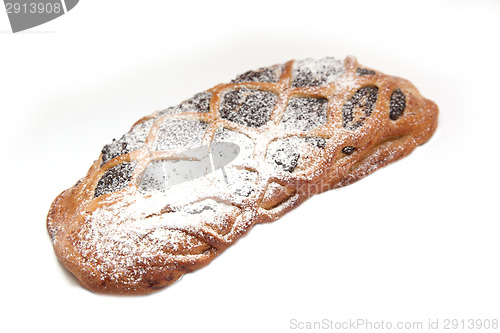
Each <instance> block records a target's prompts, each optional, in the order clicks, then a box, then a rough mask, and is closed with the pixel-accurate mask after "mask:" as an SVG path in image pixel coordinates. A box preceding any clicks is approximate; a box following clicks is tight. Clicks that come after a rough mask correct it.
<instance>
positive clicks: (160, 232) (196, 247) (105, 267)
mask: <svg viewBox="0 0 500 333" xmlns="http://www.w3.org/2000/svg"><path fill="white" fill-rule="evenodd" d="M437 113H438V111H437V106H436V105H435V104H434V103H433V102H431V101H429V100H427V99H425V98H423V97H422V96H421V95H420V94H419V92H418V91H417V89H416V88H415V87H414V86H413V85H412V84H411V83H409V82H408V81H406V80H404V79H401V78H396V77H392V76H388V75H384V74H381V73H380V72H377V71H374V70H372V69H368V68H366V67H360V66H359V65H358V63H357V61H356V59H355V58H353V57H348V58H346V59H345V60H344V62H340V61H337V60H334V59H333V58H325V59H321V60H318V61H314V60H311V59H307V60H302V61H297V62H294V61H289V62H287V63H286V64H283V65H275V66H271V67H268V68H261V69H259V70H257V71H250V72H247V73H244V74H242V75H240V76H238V77H237V78H236V79H235V80H233V81H231V82H230V83H228V84H220V85H217V86H215V87H214V88H212V89H209V90H207V91H206V92H202V93H199V94H197V95H195V96H194V97H193V98H192V99H189V100H187V101H185V102H183V103H181V104H180V105H178V106H176V107H171V108H168V109H166V110H162V111H158V112H156V113H154V114H152V115H150V116H147V117H144V118H142V119H141V120H139V121H138V122H137V123H136V124H134V126H133V127H132V129H131V131H130V132H128V133H127V134H125V135H124V136H123V137H122V138H121V139H119V140H115V141H113V142H112V143H111V144H110V145H107V146H105V147H104V149H103V151H102V154H101V156H100V158H99V159H98V160H97V161H95V162H94V164H93V165H92V166H91V168H90V170H89V172H88V174H87V176H86V177H85V178H83V179H82V180H80V181H79V182H78V183H77V184H75V186H73V187H72V188H70V189H68V190H66V191H64V192H63V193H62V194H61V195H59V196H58V197H57V198H56V200H55V201H54V203H53V204H52V207H51V209H50V211H49V214H48V217H47V227H48V230H49V233H50V235H51V238H52V240H53V243H54V248H55V252H56V255H57V256H58V258H59V260H60V261H61V262H62V263H63V265H64V266H65V267H66V268H67V269H68V270H70V271H71V272H72V273H73V274H74V275H75V276H76V277H77V278H78V279H79V281H80V282H81V284H82V285H84V286H85V287H87V288H89V289H90V290H93V291H95V292H99V293H109V294H147V293H151V292H154V291H156V290H158V289H161V288H163V287H165V286H167V285H170V284H172V283H173V282H175V281H176V280H177V279H179V278H180V277H181V276H182V275H183V274H185V273H187V272H191V271H194V270H196V269H199V268H201V267H203V266H205V265H207V264H208V263H209V262H210V261H211V260H213V259H214V258H215V257H216V256H217V255H219V254H220V253H221V252H222V251H224V250H225V249H226V248H227V247H228V246H230V245H232V244H233V243H234V242H235V241H237V240H238V239H239V238H240V237H242V236H243V235H244V234H246V233H247V232H248V231H249V230H250V229H251V228H252V226H253V225H255V224H258V223H266V222H272V221H274V220H276V219H278V218H279V217H281V216H283V215H284V214H285V213H287V212H288V211H290V210H292V209H293V208H295V207H296V206H298V205H299V204H300V203H302V202H303V201H304V200H306V199H307V198H309V197H310V196H312V195H314V194H317V193H320V192H323V191H326V190H329V189H332V188H336V187H340V186H345V185H348V184H350V183H352V182H354V181H356V180H358V179H361V178H363V177H365V176H366V175H368V174H370V173H371V172H373V171H375V170H376V169H378V168H380V167H382V166H384V165H386V164H388V163H390V162H392V161H395V160H397V159H399V158H401V157H403V156H406V155H407V154H409V153H410V152H411V151H412V150H413V149H414V148H416V147H417V146H418V145H420V144H422V143H424V142H425V141H427V140H428V139H429V138H430V136H431V135H432V133H433V132H434V130H435V128H436V125H437ZM217 141H228V142H232V143H234V144H237V145H238V147H240V152H239V154H238V157H237V158H236V159H235V160H234V162H232V163H231V164H228V165H226V166H225V167H224V166H222V168H221V170H217V168H216V170H215V171H214V172H211V173H208V174H206V175H204V176H200V177H195V178H196V179H192V180H190V181H186V182H184V183H182V184H179V185H175V186H173V185H172V186H170V185H168V184H169V181H168V179H167V178H168V177H167V178H165V170H167V169H168V170H169V171H168V172H174V173H175V172H176V171H175V170H177V169H176V167H178V166H181V165H188V164H189V163H188V162H186V161H190V160H193V159H192V158H190V157H186V156H183V155H182V154H183V151H185V150H186V149H188V148H192V147H200V146H202V145H207V147H208V146H211V145H212V144H213V143H214V142H217ZM194 160H196V161H199V160H200V159H196V158H195V159H194ZM186 163H187V164H186ZM200 165H201V164H200ZM197 167H198V166H195V168H194V169H193V170H195V169H196V168H197ZM208 169H210V168H209V165H208V164H207V170H208ZM195 171H196V170H195ZM198 171H199V170H198ZM193 172H194V171H193ZM195 173H196V172H195ZM200 174H202V173H200ZM166 179H167V180H166Z"/></svg>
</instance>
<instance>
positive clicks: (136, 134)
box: [101, 119, 154, 165]
mask: <svg viewBox="0 0 500 333" xmlns="http://www.w3.org/2000/svg"><path fill="white" fill-rule="evenodd" d="M153 122H154V119H149V120H146V121H143V122H142V123H140V124H137V125H135V126H134V127H133V128H132V129H131V130H130V131H129V132H127V133H125V134H124V135H123V136H122V137H121V138H120V139H119V140H114V139H113V142H112V143H110V144H108V145H105V146H104V148H103V149H102V163H101V164H102V165H104V164H105V163H106V162H108V161H109V160H112V159H113V158H115V157H118V156H121V155H123V154H127V153H130V152H132V151H134V150H138V149H141V148H142V147H144V143H145V142H146V138H147V137H148V134H149V131H150V130H151V126H152V125H153Z"/></svg>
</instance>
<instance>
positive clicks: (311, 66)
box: [292, 57, 345, 87]
mask: <svg viewBox="0 0 500 333" xmlns="http://www.w3.org/2000/svg"><path fill="white" fill-rule="evenodd" d="M344 70H345V69H344V65H343V63H342V61H340V60H336V59H335V58H331V57H329V58H323V59H319V60H314V59H310V58H308V59H304V60H300V61H297V62H295V64H294V69H293V81H292V87H312V86H324V85H327V84H330V83H332V82H334V81H335V80H337V79H338V78H339V76H340V75H341V74H342V73H343V72H344Z"/></svg>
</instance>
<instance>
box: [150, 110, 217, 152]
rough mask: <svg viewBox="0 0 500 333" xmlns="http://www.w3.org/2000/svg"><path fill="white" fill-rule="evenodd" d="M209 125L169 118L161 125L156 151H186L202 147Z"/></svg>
mask: <svg viewBox="0 0 500 333" xmlns="http://www.w3.org/2000/svg"><path fill="white" fill-rule="evenodd" d="M207 127H208V124H207V123H205V122H203V121H201V120H191V119H175V118H167V119H165V120H164V121H163V123H162V124H161V125H160V128H159V130H158V134H157V136H156V140H155V143H154V146H153V147H154V148H153V149H154V150H156V151H160V150H184V149H188V148H192V147H197V146H200V145H201V140H202V139H203V135H204V134H205V130H206V129H207Z"/></svg>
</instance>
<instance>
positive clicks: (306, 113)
mask: <svg viewBox="0 0 500 333" xmlns="http://www.w3.org/2000/svg"><path fill="white" fill-rule="evenodd" d="M327 104H328V101H327V100H326V99H325V98H310V97H305V98H292V99H290V100H289V101H288V105H287V108H286V110H285V114H284V115H283V119H282V120H281V123H280V128H282V129H283V130H299V131H310V130H312V129H314V128H316V127H318V126H321V125H324V124H326V122H327Z"/></svg>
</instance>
